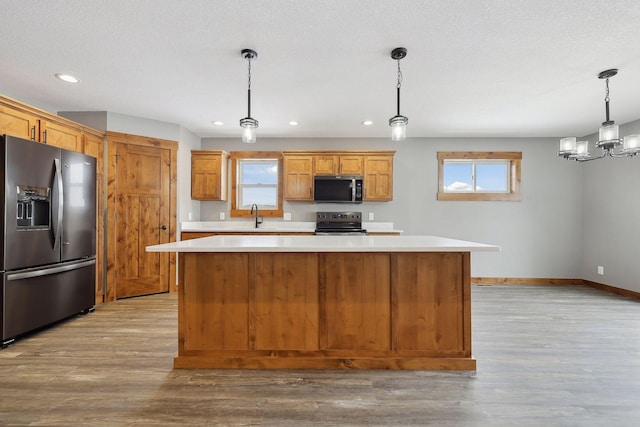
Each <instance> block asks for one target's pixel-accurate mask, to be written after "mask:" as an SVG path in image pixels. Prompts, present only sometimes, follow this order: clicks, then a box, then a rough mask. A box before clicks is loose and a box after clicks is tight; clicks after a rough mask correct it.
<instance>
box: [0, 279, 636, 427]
mask: <svg viewBox="0 0 640 427" xmlns="http://www.w3.org/2000/svg"><path fill="white" fill-rule="evenodd" d="M472 301H473V355H474V357H476V359H477V360H478V370H477V372H476V373H470V372H442V371H437V372H433V371H432V372H430V371H250V370H178V369H176V370H174V369H172V363H173V357H174V356H175V354H176V352H177V319H176V306H177V304H176V303H177V298H176V295H175V294H162V295H154V296H148V297H140V298H134V299H128V300H120V301H117V302H113V303H108V304H104V305H101V306H98V307H97V309H96V312H95V313H93V314H89V315H86V316H78V317H76V318H73V319H71V320H69V321H66V322H63V323H61V324H59V325H57V326H55V327H53V328H51V329H47V330H45V331H42V332H40V333H37V334H35V335H32V336H29V337H27V338H24V339H21V340H19V341H17V342H16V343H15V344H14V345H13V346H11V347H9V348H7V349H4V350H2V351H0V425H2V426H5V425H6V426H12V425H21V426H24V425H34V426H35V425H38V426H42V425H46V426H192V425H194V426H202V425H277V426H293V425H295V426H307V425H380V426H383V425H384V426H389V425H402V426H409V425H435V426H513V425H517V426H519V427H520V426H607V427H613V426H637V425H640V303H639V302H638V301H634V300H631V299H626V298H623V297H619V296H616V295H612V294H607V293H604V292H601V291H598V290H594V289H591V288H587V287H582V286H527V285H518V286H503V285H500V286H474V287H473V297H472Z"/></svg>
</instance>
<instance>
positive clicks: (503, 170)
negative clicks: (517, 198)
mask: <svg viewBox="0 0 640 427" xmlns="http://www.w3.org/2000/svg"><path fill="white" fill-rule="evenodd" d="M475 166H476V174H475V177H476V188H475V191H486V192H503V193H506V192H509V162H506V161H505V162H477V163H476V165H475Z"/></svg>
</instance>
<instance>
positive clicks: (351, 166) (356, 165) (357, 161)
mask: <svg viewBox="0 0 640 427" xmlns="http://www.w3.org/2000/svg"><path fill="white" fill-rule="evenodd" d="M340 174H343V175H362V156H350V155H342V156H340Z"/></svg>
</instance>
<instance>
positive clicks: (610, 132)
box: [558, 68, 640, 162]
mask: <svg viewBox="0 0 640 427" xmlns="http://www.w3.org/2000/svg"><path fill="white" fill-rule="evenodd" d="M616 74H618V69H617V68H612V69H610V70H604V71H602V72H601V73H600V74H598V78H599V79H605V85H606V88H607V89H606V94H605V97H604V106H605V112H606V120H605V121H604V122H602V126H601V127H600V131H599V132H598V142H596V147H598V148H600V149H601V150H602V154H600V155H599V156H597V157H591V154H590V153H589V141H577V140H576V137H575V136H569V137H566V138H562V139H561V140H560V150H559V151H558V156H560V157H564V158H565V159H567V160H575V161H577V162H586V161H589V160H596V159H602V158H604V157H607V156H609V157H633V156H635V155H637V154H638V153H640V134H636V135H627V136H625V137H624V138H622V139H621V138H620V136H619V133H618V125H617V124H615V122H614V121H613V120H611V119H610V118H609V78H610V77H613V76H615V75H616ZM619 145H622V150H620V151H618V152H614V151H613V150H614V149H615V148H616V147H618V146H619Z"/></svg>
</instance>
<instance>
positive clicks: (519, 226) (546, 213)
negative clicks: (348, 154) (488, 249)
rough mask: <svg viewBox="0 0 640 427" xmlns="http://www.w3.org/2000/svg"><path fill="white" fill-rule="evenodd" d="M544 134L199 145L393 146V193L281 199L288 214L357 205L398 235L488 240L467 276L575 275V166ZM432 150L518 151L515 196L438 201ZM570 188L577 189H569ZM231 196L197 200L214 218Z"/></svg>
mask: <svg viewBox="0 0 640 427" xmlns="http://www.w3.org/2000/svg"><path fill="white" fill-rule="evenodd" d="M557 141H558V140H557V139H551V138H497V139H480V138H459V139H450V138H442V139H438V138H410V139H407V140H406V141H404V142H402V143H391V141H389V139H387V138H379V139H338V138H333V139H268V138H258V141H257V142H256V144H253V145H252V146H247V145H245V144H242V142H240V139H239V138H237V139H215V138H208V139H203V140H202V148H203V149H217V150H220V149H222V150H227V151H242V150H247V149H250V150H266V151H269V150H272V151H278V150H294V149H315V150H347V149H350V150H355V149H363V150H365V149H366V150H396V151H397V153H396V156H395V159H394V190H393V191H394V200H393V201H392V202H375V203H374V202H369V203H363V204H362V205H358V206H345V205H326V204H323V205H316V204H313V203H306V202H285V205H284V210H285V212H291V213H292V220H293V221H314V219H315V216H314V213H315V212H316V211H317V210H345V209H352V208H353V209H357V210H359V211H362V212H363V213H364V217H365V218H367V217H368V213H369V212H373V213H374V215H375V220H376V221H392V222H393V223H394V224H395V227H396V228H398V229H403V230H404V234H407V235H410V234H413V235H419V234H430V235H440V236H446V237H453V238H458V239H464V240H472V241H479V242H483V243H492V244H496V245H500V246H501V247H502V252H501V253H487V254H482V253H478V254H474V256H473V257H472V258H473V260H472V275H473V276H481V277H511V278H515V277H526V278H531V277H534V278H577V277H580V275H581V271H582V269H581V268H582V252H581V250H580V248H581V247H582V233H581V230H582V217H581V212H582V210H581V207H582V191H581V187H582V181H581V177H582V172H581V169H580V166H582V165H576V164H575V163H573V162H565V161H563V160H561V159H559V158H557V157H556V151H557ZM438 151H522V153H523V160H522V195H523V200H522V201H521V202H444V201H437V200H436V194H437V191H438V161H437V158H436V153H437V152H438ZM576 189H578V190H577V191H576ZM229 207H230V202H201V215H200V217H201V219H202V220H218V219H219V212H225V213H228V211H229Z"/></svg>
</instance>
